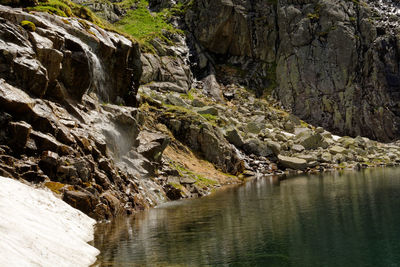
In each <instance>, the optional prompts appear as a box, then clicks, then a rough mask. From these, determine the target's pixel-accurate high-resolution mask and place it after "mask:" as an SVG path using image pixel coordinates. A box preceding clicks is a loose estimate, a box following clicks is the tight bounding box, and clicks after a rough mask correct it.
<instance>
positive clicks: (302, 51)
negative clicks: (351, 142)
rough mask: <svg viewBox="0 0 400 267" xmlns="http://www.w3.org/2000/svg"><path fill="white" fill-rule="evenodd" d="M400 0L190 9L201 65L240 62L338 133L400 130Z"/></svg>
mask: <svg viewBox="0 0 400 267" xmlns="http://www.w3.org/2000/svg"><path fill="white" fill-rule="evenodd" d="M399 12H400V11H399V3H398V2H397V1H386V0H382V1H344V0H334V1H331V0H329V1H328V0H301V1H297V0H293V1H291V0H278V1H264V0H259V1H258V0H256V1H246V0H216V1H209V0H198V1H194V2H193V7H192V9H191V11H190V12H188V13H187V15H186V21H187V24H188V27H189V28H190V31H191V32H192V33H193V35H194V37H195V39H196V40H197V41H198V43H199V44H200V45H199V46H198V47H197V51H198V53H199V55H200V62H202V63H201V64H200V67H201V68H206V67H207V64H206V60H207V58H210V55H211V58H212V59H213V61H214V63H213V64H214V65H217V66H218V65H221V64H222V65H223V64H226V63H228V64H230V65H232V66H235V67H236V68H240V69H241V71H240V73H239V74H240V75H239V76H240V78H241V79H240V80H241V82H242V83H244V84H245V85H247V86H250V87H253V88H256V89H258V91H259V92H260V94H262V93H263V91H265V90H266V91H270V90H273V89H274V94H275V96H276V97H277V98H278V99H279V100H281V102H282V104H283V105H284V106H285V107H286V108H288V109H290V110H291V111H292V112H293V113H294V114H296V115H298V116H299V117H300V118H302V119H304V120H306V121H308V122H310V123H314V124H316V125H320V126H323V127H326V128H327V129H330V130H332V131H333V132H335V133H338V134H347V135H353V136H356V135H363V136H367V137H370V138H373V139H378V140H381V141H389V140H394V139H396V138H398V137H399V134H400V131H399V130H400V129H399V105H398V101H399V90H400V71H399V60H400V56H399V55H400V54H399V52H400V51H399V44H400V43H399Z"/></svg>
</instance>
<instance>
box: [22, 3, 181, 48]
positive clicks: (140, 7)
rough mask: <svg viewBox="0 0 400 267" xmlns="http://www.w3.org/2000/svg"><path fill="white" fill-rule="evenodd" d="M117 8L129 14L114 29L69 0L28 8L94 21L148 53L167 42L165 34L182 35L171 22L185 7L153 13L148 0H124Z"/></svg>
mask: <svg viewBox="0 0 400 267" xmlns="http://www.w3.org/2000/svg"><path fill="white" fill-rule="evenodd" d="M117 5H118V6H119V7H120V8H122V9H124V10H127V14H126V15H125V16H124V17H123V18H122V19H121V20H120V21H118V22H117V23H116V24H114V25H111V24H110V23H108V22H107V21H104V20H102V19H101V18H99V17H97V16H96V14H95V13H94V12H92V11H91V10H89V9H88V8H86V7H83V6H81V5H78V4H75V3H74V2H72V1H70V0H47V1H46V0H45V1H39V5H37V6H34V7H28V8H27V10H28V11H40V12H47V13H50V14H55V15H58V16H62V17H79V18H82V19H86V20H88V21H91V22H93V23H95V24H97V25H99V26H100V27H102V28H105V29H108V30H112V31H117V32H119V33H121V34H124V35H126V36H127V35H128V36H130V37H131V39H133V40H135V41H138V42H139V43H140V44H141V45H142V47H143V48H144V49H145V50H152V47H151V45H150V41H151V40H152V39H153V38H156V37H158V38H160V39H162V40H164V41H166V42H168V39H167V38H166V37H165V33H166V32H169V33H180V32H181V31H180V30H178V29H176V28H174V27H173V26H172V25H171V24H170V23H168V20H169V19H170V18H171V16H173V15H181V14H182V13H183V12H184V9H185V6H184V5H183V4H177V5H175V6H174V7H172V8H170V9H164V10H162V11H160V12H150V10H149V9H148V6H149V3H148V1H147V0H124V1H122V2H119V3H117Z"/></svg>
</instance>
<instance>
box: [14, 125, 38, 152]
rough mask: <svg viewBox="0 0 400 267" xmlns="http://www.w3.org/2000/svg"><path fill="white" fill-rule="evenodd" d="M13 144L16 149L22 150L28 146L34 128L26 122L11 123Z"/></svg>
mask: <svg viewBox="0 0 400 267" xmlns="http://www.w3.org/2000/svg"><path fill="white" fill-rule="evenodd" d="M9 128H10V135H11V136H12V141H11V143H12V144H13V146H14V147H15V148H18V149H22V148H24V147H25V146H26V142H27V141H28V138H29V134H30V133H31V130H32V126H31V125H30V124H28V123H26V122H24V121H20V122H11V123H10V124H9Z"/></svg>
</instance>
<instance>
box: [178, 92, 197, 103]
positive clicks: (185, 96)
mask: <svg viewBox="0 0 400 267" xmlns="http://www.w3.org/2000/svg"><path fill="white" fill-rule="evenodd" d="M181 98H184V99H188V100H191V101H192V100H193V99H194V96H193V95H192V93H191V92H190V91H189V92H187V94H181Z"/></svg>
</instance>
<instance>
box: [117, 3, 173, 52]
mask: <svg viewBox="0 0 400 267" xmlns="http://www.w3.org/2000/svg"><path fill="white" fill-rule="evenodd" d="M119 5H121V6H123V7H128V6H130V7H133V8H132V9H131V10H129V11H128V13H127V14H126V16H125V17H124V18H123V19H122V20H120V21H118V22H117V23H116V24H115V25H116V26H117V28H118V29H120V30H122V31H124V32H126V33H128V34H129V35H131V36H132V37H134V38H135V39H137V40H138V41H139V42H140V43H141V44H142V45H144V47H145V48H148V49H149V50H152V49H151V46H150V45H149V41H151V40H152V39H154V38H156V37H158V38H159V39H161V40H163V41H165V42H167V43H168V42H170V41H169V40H168V38H166V37H165V33H167V32H169V33H181V31H180V30H178V29H176V28H174V27H173V26H172V25H171V24H169V23H168V22H167V20H168V18H169V16H170V14H172V13H171V11H170V10H167V9H165V10H163V11H161V12H158V13H157V12H154V13H153V12H150V10H149V9H148V6H149V3H148V1H147V0H126V1H123V2H121V3H120V4H119Z"/></svg>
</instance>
